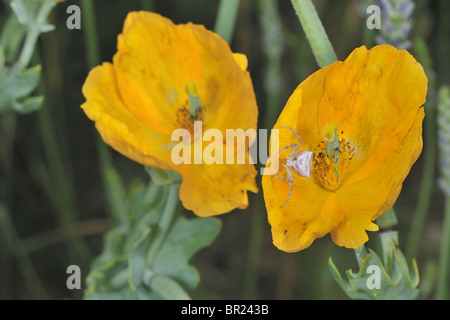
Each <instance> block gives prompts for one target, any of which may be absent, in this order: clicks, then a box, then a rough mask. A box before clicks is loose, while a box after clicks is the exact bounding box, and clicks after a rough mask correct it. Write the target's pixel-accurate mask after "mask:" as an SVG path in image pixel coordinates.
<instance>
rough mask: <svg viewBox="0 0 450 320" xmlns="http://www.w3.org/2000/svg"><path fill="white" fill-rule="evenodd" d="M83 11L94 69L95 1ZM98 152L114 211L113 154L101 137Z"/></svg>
mask: <svg viewBox="0 0 450 320" xmlns="http://www.w3.org/2000/svg"><path fill="white" fill-rule="evenodd" d="M81 10H82V15H83V19H84V28H83V31H84V33H83V34H84V42H85V46H86V58H87V62H88V68H89V69H92V68H94V67H95V66H97V65H99V64H100V53H99V42H98V36H97V25H96V22H95V7H94V1H92V0H82V1H81ZM96 145H97V152H98V155H99V164H100V168H101V171H102V179H103V186H104V189H105V191H106V194H107V197H106V198H107V199H108V206H109V210H110V211H112V210H113V209H112V207H113V206H114V204H113V201H112V200H113V199H114V190H113V189H112V186H111V185H110V184H109V183H108V173H109V172H110V171H112V170H114V169H113V165H112V160H111V152H110V150H109V148H108V146H107V145H106V144H105V143H104V142H103V140H102V139H101V137H100V136H99V135H97V136H96Z"/></svg>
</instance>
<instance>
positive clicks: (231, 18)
mask: <svg viewBox="0 0 450 320" xmlns="http://www.w3.org/2000/svg"><path fill="white" fill-rule="evenodd" d="M238 9H239V0H221V1H220V4H219V10H218V13H217V19H216V24H215V26H214V31H215V32H216V33H217V34H218V35H219V36H221V37H222V38H223V39H224V40H225V41H226V42H228V43H230V41H231V39H232V38H233V33H234V27H235V23H236V17H237V13H238Z"/></svg>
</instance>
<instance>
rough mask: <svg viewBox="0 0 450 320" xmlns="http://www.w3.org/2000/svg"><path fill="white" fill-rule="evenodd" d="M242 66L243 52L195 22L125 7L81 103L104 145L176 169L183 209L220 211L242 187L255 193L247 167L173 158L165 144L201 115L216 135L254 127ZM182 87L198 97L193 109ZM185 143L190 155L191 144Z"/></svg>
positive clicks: (242, 195)
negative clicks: (109, 50)
mask: <svg viewBox="0 0 450 320" xmlns="http://www.w3.org/2000/svg"><path fill="white" fill-rule="evenodd" d="M246 69H247V58H246V57H245V56H244V55H242V54H233V53H232V52H231V50H230V47H229V46H228V44H227V43H226V42H225V41H224V40H223V39H222V38H220V37H219V36H218V35H217V34H215V33H213V32H211V31H208V30H206V29H205V28H204V27H203V26H200V25H195V24H192V23H188V24H181V25H174V24H173V23H172V21H170V20H169V19H166V18H164V17H162V16H160V15H158V14H154V13H150V12H132V13H130V14H129V15H128V16H127V18H126V20H125V23H124V28H123V32H122V34H120V35H119V37H118V52H117V53H116V54H115V56H114V58H113V63H112V64H111V63H104V64H103V65H102V66H99V67H96V68H94V69H93V70H91V72H90V73H89V76H88V78H87V80H86V83H85V84H84V86H83V94H84V96H85V97H86V100H87V101H86V102H85V103H84V104H83V105H82V108H83V109H84V111H85V113H86V114H87V116H88V117H89V118H90V119H91V120H93V121H95V125H96V128H97V130H98V131H99V132H100V134H101V136H102V138H103V140H104V141H105V142H106V143H107V144H109V145H110V146H111V147H112V148H114V149H115V150H117V151H118V152H120V153H121V154H123V155H125V156H126V157H128V158H130V159H132V160H134V161H136V162H138V163H141V164H143V165H145V166H149V167H155V168H159V169H163V170H174V171H176V172H178V173H179V174H180V175H181V176H182V178H183V181H182V184H181V187H180V199H181V200H182V202H183V205H184V206H185V207H186V208H187V209H189V210H192V211H194V212H195V213H196V214H197V215H199V216H210V215H216V214H221V213H225V212H229V211H231V210H232V209H234V208H245V207H247V206H248V198H247V191H248V190H250V191H252V192H257V191H258V190H257V187H256V183H255V176H256V170H255V168H254V166H253V165H252V164H249V163H248V162H246V164H233V165H225V164H217V163H213V164H205V163H202V164H186V163H181V164H174V162H173V161H172V158H171V150H172V148H173V147H174V146H175V145H177V144H178V142H174V141H172V139H171V138H172V133H173V132H174V130H176V129H186V130H187V131H188V132H189V133H190V134H192V137H193V136H194V134H195V132H194V129H195V128H194V121H201V124H202V128H203V129H204V130H205V129H208V128H216V129H218V130H220V132H222V133H223V137H226V129H238V128H240V129H242V130H244V131H245V130H247V129H253V131H255V133H256V127H257V116H258V110H257V106H256V99H255V95H254V92H253V86H252V82H251V79H250V75H249V73H248V72H247V71H246ZM193 91H194V92H193ZM188 92H191V93H193V94H195V95H196V96H197V97H196V98H199V102H201V107H200V109H199V110H197V111H195V112H194V113H193V114H191V113H192V112H193V110H191V106H190V104H191V102H190V97H189V94H188ZM199 106H200V105H199ZM192 140H194V139H192ZM192 142H194V141H192ZM191 145H192V146H191V147H192V150H193V154H194V153H195V152H197V151H198V150H197V151H196V150H195V148H194V143H192V144H191ZM206 146H208V143H205V142H204V143H203V147H202V150H204V149H205V147H206ZM227 151H229V150H227ZM232 151H233V152H236V150H232ZM245 152H246V154H248V149H246V150H245ZM215 156H216V157H219V156H220V155H218V154H216V155H215ZM192 163H194V161H192Z"/></svg>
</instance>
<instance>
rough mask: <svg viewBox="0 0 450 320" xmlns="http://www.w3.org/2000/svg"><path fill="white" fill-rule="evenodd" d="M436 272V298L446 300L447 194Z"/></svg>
mask: <svg viewBox="0 0 450 320" xmlns="http://www.w3.org/2000/svg"><path fill="white" fill-rule="evenodd" d="M438 272H439V274H438V277H437V280H438V282H437V291H436V298H437V299H439V300H446V299H447V298H448V288H449V285H450V283H449V273H450V197H448V196H447V197H446V198H445V211H444V225H443V229H442V242H441V253H440V261H439V271H438Z"/></svg>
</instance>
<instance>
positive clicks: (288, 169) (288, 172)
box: [280, 164, 294, 208]
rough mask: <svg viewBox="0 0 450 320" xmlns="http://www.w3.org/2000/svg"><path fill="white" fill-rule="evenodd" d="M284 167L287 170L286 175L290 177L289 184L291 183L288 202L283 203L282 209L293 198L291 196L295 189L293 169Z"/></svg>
mask: <svg viewBox="0 0 450 320" xmlns="http://www.w3.org/2000/svg"><path fill="white" fill-rule="evenodd" d="M283 166H284V167H285V168H286V173H287V175H288V179H286V180H287V182H288V183H289V193H288V197H287V199H286V201H285V202H284V203H283V205H282V206H281V207H280V208H283V207H284V206H285V205H286V204H287V203H288V201H289V199H290V198H291V194H292V189H293V188H294V185H293V184H292V182H294V176H293V175H292V172H291V168H289V167H288V166H286V165H284V164H283Z"/></svg>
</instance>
